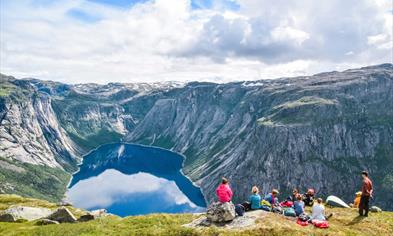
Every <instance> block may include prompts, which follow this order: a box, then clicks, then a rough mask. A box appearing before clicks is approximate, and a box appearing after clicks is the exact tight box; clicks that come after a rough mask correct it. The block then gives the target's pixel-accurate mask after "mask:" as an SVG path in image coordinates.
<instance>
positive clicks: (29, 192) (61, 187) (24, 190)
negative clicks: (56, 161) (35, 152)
mask: <svg viewBox="0 0 393 236" xmlns="http://www.w3.org/2000/svg"><path fill="white" fill-rule="evenodd" d="M69 179H70V174H68V173H67V172H65V171H64V170H61V169H60V168H51V167H48V166H41V165H32V164H28V163H22V162H19V161H16V160H13V161H10V160H8V159H6V158H1V157H0V193H2V192H6V193H14V194H19V195H22V196H29V197H35V198H40V199H46V200H50V201H59V200H60V199H61V198H63V195H64V192H65V191H66V185H67V183H68V181H69Z"/></svg>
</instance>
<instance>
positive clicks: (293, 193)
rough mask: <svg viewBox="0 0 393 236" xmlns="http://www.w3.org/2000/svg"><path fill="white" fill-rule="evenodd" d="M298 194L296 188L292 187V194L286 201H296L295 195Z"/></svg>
mask: <svg viewBox="0 0 393 236" xmlns="http://www.w3.org/2000/svg"><path fill="white" fill-rule="evenodd" d="M298 194H299V191H298V190H297V188H294V189H293V190H292V195H291V196H289V197H288V198H287V201H292V202H294V201H296V196H297V195H298Z"/></svg>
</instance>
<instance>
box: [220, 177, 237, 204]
mask: <svg viewBox="0 0 393 236" xmlns="http://www.w3.org/2000/svg"><path fill="white" fill-rule="evenodd" d="M216 193H217V197H218V200H219V201H220V202H222V203H224V202H230V201H231V199H232V195H233V193H232V190H231V187H229V184H228V180H227V179H226V178H224V177H223V178H222V181H221V184H220V185H219V186H218V188H217V190H216Z"/></svg>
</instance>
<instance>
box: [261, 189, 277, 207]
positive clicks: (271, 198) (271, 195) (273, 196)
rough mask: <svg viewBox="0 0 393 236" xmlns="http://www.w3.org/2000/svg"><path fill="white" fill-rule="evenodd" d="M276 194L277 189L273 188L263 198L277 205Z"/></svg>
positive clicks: (272, 204)
mask: <svg viewBox="0 0 393 236" xmlns="http://www.w3.org/2000/svg"><path fill="white" fill-rule="evenodd" d="M278 194H279V192H278V190H277V189H273V190H272V192H271V193H269V194H268V195H266V196H265V198H264V200H266V201H268V202H269V203H270V205H271V206H274V205H277V204H278V203H279V202H278V198H277V195H278Z"/></svg>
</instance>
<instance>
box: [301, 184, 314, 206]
mask: <svg viewBox="0 0 393 236" xmlns="http://www.w3.org/2000/svg"><path fill="white" fill-rule="evenodd" d="M314 197H315V191H314V189H312V188H309V189H308V190H307V192H306V193H305V194H304V195H303V201H304V204H305V205H306V206H312V205H313V204H314Z"/></svg>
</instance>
